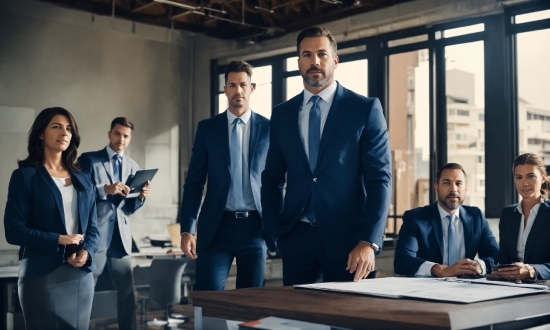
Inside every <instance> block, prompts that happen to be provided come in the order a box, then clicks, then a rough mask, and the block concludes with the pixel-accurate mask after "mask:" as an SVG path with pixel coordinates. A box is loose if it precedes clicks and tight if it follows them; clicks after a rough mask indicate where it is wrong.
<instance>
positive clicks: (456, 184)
mask: <svg viewBox="0 0 550 330" xmlns="http://www.w3.org/2000/svg"><path fill="white" fill-rule="evenodd" d="M434 189H435V191H436V192H437V202H435V203H434V204H431V205H428V206H424V207H419V208H416V209H414V210H409V211H407V212H405V214H403V226H401V230H400V231H399V240H398V241H397V247H396V249H395V259H394V269H395V273H396V274H402V275H416V276H437V277H448V276H457V275H461V274H470V275H476V274H480V275H485V274H486V273H487V272H489V273H490V272H491V267H492V266H493V264H494V259H495V258H496V256H497V254H498V244H497V242H496V240H495V237H494V236H493V233H492V232H491V228H489V224H488V223H487V220H486V219H485V217H484V216H483V213H482V212H481V210H480V209H478V208H477V207H473V206H465V205H462V203H463V202H464V199H465V198H466V191H467V190H468V186H467V185H466V172H465V171H464V168H462V166H460V165H459V164H456V163H449V164H446V165H443V166H442V167H441V168H440V169H439V170H438V171H437V182H436V183H434ZM476 254H479V258H480V260H474V258H475V256H476Z"/></svg>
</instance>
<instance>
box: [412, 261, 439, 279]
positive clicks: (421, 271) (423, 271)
mask: <svg viewBox="0 0 550 330" xmlns="http://www.w3.org/2000/svg"><path fill="white" fill-rule="evenodd" d="M435 265H437V264H436V263H435V262H431V261H424V263H423V264H422V265H421V266H420V267H419V268H418V270H417V271H416V273H415V274H414V275H415V276H433V275H432V267H433V266H435Z"/></svg>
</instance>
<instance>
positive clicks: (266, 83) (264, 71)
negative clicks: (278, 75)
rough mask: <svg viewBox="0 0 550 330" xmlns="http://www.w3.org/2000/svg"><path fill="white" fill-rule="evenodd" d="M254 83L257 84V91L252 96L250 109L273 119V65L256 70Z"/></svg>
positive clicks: (253, 77)
mask: <svg viewBox="0 0 550 330" xmlns="http://www.w3.org/2000/svg"><path fill="white" fill-rule="evenodd" d="M252 82H253V83H256V90H255V91H254V93H252V95H251V96H250V108H251V109H252V110H253V111H254V112H256V113H259V114H260V115H262V116H264V117H267V118H271V65H266V66H260V67H257V68H254V73H253V74H252Z"/></svg>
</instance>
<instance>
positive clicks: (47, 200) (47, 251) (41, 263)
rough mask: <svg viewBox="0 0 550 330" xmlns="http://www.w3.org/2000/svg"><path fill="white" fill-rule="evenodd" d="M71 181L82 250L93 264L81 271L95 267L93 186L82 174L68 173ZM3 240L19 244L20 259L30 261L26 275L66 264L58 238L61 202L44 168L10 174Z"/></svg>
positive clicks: (62, 227) (64, 231) (96, 235)
mask: <svg viewBox="0 0 550 330" xmlns="http://www.w3.org/2000/svg"><path fill="white" fill-rule="evenodd" d="M71 180H72V183H73V185H74V187H75V189H76V196H77V198H78V219H75V221H78V222H79V224H80V234H83V235H84V246H83V248H84V249H85V250H87V251H88V254H89V255H90V258H91V260H92V262H91V263H90V262H88V263H86V265H84V266H83V269H86V270H88V271H92V270H94V268H95V263H94V262H93V260H94V254H95V252H96V251H97V246H98V241H99V232H98V229H97V218H96V203H95V193H94V190H95V187H94V186H93V184H92V182H91V181H90V177H89V176H88V175H87V174H85V173H77V172H71ZM4 229H5V232H6V240H7V241H8V243H10V244H13V245H19V246H21V248H20V249H19V259H21V260H22V259H24V258H29V259H31V260H32V263H29V266H28V268H27V272H26V274H27V275H43V274H47V273H48V272H50V271H52V270H53V269H55V268H56V267H58V266H60V265H61V264H63V263H64V262H65V258H64V256H63V252H64V249H63V247H62V246H60V245H58V240H59V236H60V235H67V229H66V227H65V213H64V211H63V199H62V197H61V192H60V191H59V188H58V187H57V185H56V184H55V182H54V181H53V179H52V177H51V176H50V174H49V173H48V171H47V170H46V168H45V167H44V166H39V167H23V168H19V169H17V170H15V171H13V173H12V175H11V179H10V184H9V188H8V202H7V203H6V211H5V214H4Z"/></svg>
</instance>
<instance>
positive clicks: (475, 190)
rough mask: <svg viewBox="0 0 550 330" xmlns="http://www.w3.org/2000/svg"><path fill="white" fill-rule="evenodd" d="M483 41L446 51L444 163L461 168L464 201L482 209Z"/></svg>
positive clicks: (483, 188) (483, 179) (483, 202)
mask: <svg viewBox="0 0 550 330" xmlns="http://www.w3.org/2000/svg"><path fill="white" fill-rule="evenodd" d="M483 60H484V57H483V41H477V42H471V43H464V44H458V45H452V46H447V47H445V96H446V100H447V102H446V103H447V159H448V162H453V163H458V164H460V165H462V166H463V167H464V170H465V171H466V174H467V178H468V180H467V181H468V182H467V184H468V192H467V194H466V199H465V201H464V203H465V204H467V205H474V206H477V207H479V208H480V209H481V210H484V209H485V185H481V183H484V182H485V162H479V159H483V157H484V155H485V133H484V131H485V121H483V120H480V118H482V117H483V116H484V108H485V98H484V90H485V89H484V69H483V67H484V65H483Z"/></svg>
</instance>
